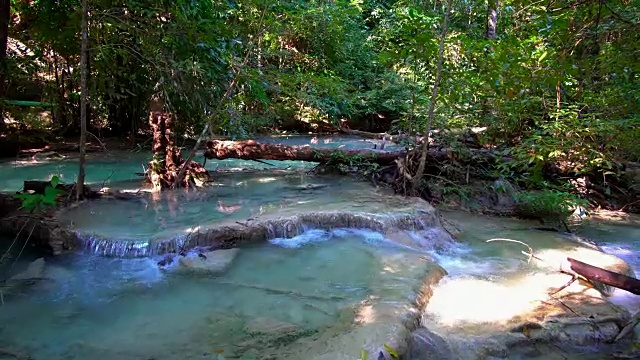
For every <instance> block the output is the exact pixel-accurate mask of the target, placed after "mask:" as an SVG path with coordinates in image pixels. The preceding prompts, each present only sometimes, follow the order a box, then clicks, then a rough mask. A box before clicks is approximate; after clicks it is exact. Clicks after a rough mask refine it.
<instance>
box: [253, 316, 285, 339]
mask: <svg viewBox="0 0 640 360" xmlns="http://www.w3.org/2000/svg"><path fill="white" fill-rule="evenodd" d="M244 330H245V332H247V333H249V334H266V335H272V336H273V335H285V334H288V333H292V332H295V331H298V326H296V325H294V324H290V323H286V322H283V321H280V320H276V319H272V318H266V317H259V318H255V319H253V320H251V321H250V322H249V323H248V324H247V325H246V326H245V329H244Z"/></svg>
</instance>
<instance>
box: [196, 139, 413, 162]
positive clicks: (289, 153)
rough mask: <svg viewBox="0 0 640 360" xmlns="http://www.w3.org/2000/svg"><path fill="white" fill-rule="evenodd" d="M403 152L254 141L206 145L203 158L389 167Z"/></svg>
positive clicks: (214, 142) (220, 142) (209, 142)
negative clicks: (356, 162)
mask: <svg viewBox="0 0 640 360" xmlns="http://www.w3.org/2000/svg"><path fill="white" fill-rule="evenodd" d="M405 155H406V151H404V150H403V151H380V150H373V149H328V148H313V147H311V146H287V145H280V144H260V143H257V142H255V141H253V140H246V141H217V140H210V141H208V142H207V144H206V148H205V152H204V156H205V157H206V158H207V159H218V160H223V159H243V160H259V159H267V160H295V161H313V162H319V163H343V164H348V163H350V162H353V160H354V157H358V158H361V159H364V160H368V161H372V162H375V163H378V164H380V165H389V164H392V163H393V162H394V161H395V160H396V159H398V158H401V157H404V156H405Z"/></svg>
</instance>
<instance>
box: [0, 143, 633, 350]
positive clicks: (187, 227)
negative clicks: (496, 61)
mask: <svg viewBox="0 0 640 360" xmlns="http://www.w3.org/2000/svg"><path fill="white" fill-rule="evenodd" d="M310 139H311V138H304V137H297V138H295V141H297V142H301V143H308V142H310ZM291 141H292V142H294V140H291ZM331 141H332V142H331V143H329V144H332V145H333V146H342V145H344V146H354V147H356V146H367V147H368V146H370V143H362V142H359V141H355V140H353V139H345V140H340V139H338V140H336V139H332V140H331ZM93 156H94V158H93V159H90V160H89V164H90V165H89V168H88V177H89V180H90V181H91V182H93V183H94V184H100V185H101V184H102V182H103V181H104V180H105V178H106V177H108V178H109V179H108V181H107V185H109V186H112V187H115V188H120V189H132V188H135V187H136V186H137V185H138V182H137V181H135V179H136V177H135V176H132V174H133V173H135V172H139V171H142V168H141V164H144V163H145V162H146V156H144V155H142V154H131V155H130V156H129V157H127V158H126V159H124V158H123V157H122V154H113V155H111V156H106V157H105V156H99V155H93ZM274 163H275V162H274ZM75 165H76V163H75V161H72V160H68V161H61V162H60V161H48V162H40V163H37V162H36V163H33V162H29V163H24V162H18V163H15V162H13V163H4V164H2V165H0V173H2V174H3V177H2V179H1V180H0V189H1V190H3V191H15V190H18V189H19V188H20V187H21V184H22V181H23V180H25V179H47V178H48V177H49V176H50V175H51V174H53V173H55V174H61V175H62V177H63V180H64V179H67V178H73V176H74V171H75V170H74V167H75ZM207 166H208V167H209V168H211V169H215V168H222V167H224V168H227V169H231V168H243V169H250V168H267V169H269V171H267V172H260V173H241V174H237V173H230V174H219V176H217V177H216V179H215V184H214V186H212V187H211V188H209V189H207V190H205V191H199V192H193V191H176V192H172V193H166V194H163V195H161V196H159V197H153V196H152V195H150V194H143V195H141V196H140V197H139V198H137V199H135V200H133V201H126V202H123V201H112V200H104V201H102V200H101V201H96V202H91V203H87V204H84V205H81V206H79V207H77V208H75V209H72V210H71V211H69V212H66V213H65V214H63V215H62V219H63V220H64V221H66V222H67V223H68V224H69V225H70V226H72V227H74V228H76V229H77V230H78V231H80V232H82V233H83V234H86V237H85V240H90V239H91V235H90V234H97V236H102V237H103V238H109V239H121V240H126V241H134V242H139V243H140V244H142V245H141V248H140V249H142V250H141V251H140V252H139V253H136V254H128V255H134V256H135V255H147V256H146V257H137V258H136V257H133V258H121V257H118V256H117V255H122V251H121V250H119V248H117V247H116V248H114V247H108V246H97V247H92V245H91V244H94V245H95V242H93V243H92V242H91V241H87V244H88V245H89V246H88V247H87V248H85V249H83V251H82V252H79V253H75V254H67V255H64V256H62V257H58V258H48V259H46V263H45V267H44V270H43V271H44V272H43V273H42V276H41V278H40V279H36V280H35V281H34V282H32V284H31V285H29V286H21V287H14V288H9V289H3V294H4V295H3V300H4V302H5V303H4V305H3V306H2V307H0V350H2V349H11V350H12V351H15V352H20V353H24V354H28V355H29V356H31V357H32V358H34V359H43V360H62V359H65V360H76V359H77V360H85V359H90V358H95V359H105V360H110V359H113V360H116V359H118V360H120V359H122V360H129V359H131V360H134V359H136V360H150V359H156V360H173V359H175V360H178V359H180V360H183V359H219V358H222V357H224V358H227V359H233V358H236V359H237V358H243V359H312V358H316V357H318V358H322V356H326V355H327V353H328V350H329V348H330V347H331V350H332V351H334V352H336V351H337V352H336V353H340V354H341V355H340V358H341V359H354V360H355V359H358V358H359V356H360V349H361V347H362V343H364V342H365V341H366V340H367V339H368V338H376V339H377V338H378V337H379V336H380V328H378V327H372V328H371V330H370V331H368V332H364V335H362V337H360V338H357V340H355V341H352V343H351V344H343V343H340V344H338V345H335V343H333V342H332V341H333V339H335V338H337V337H338V336H339V335H340V334H343V333H345V332H349V331H352V330H354V328H358V327H359V326H364V325H362V319H360V320H358V319H357V317H359V316H360V317H362V316H363V315H362V313H361V311H360V312H359V310H361V309H362V308H363V305H364V304H377V305H389V306H390V305H391V304H393V305H394V306H396V305H398V304H405V303H407V302H408V301H409V300H410V299H411V298H412V296H413V295H414V294H415V292H416V289H417V287H418V286H420V284H421V281H422V278H423V277H424V275H425V274H426V273H427V272H428V271H429V270H430V269H432V268H433V266H434V264H433V262H432V260H431V259H433V260H435V261H436V262H437V263H438V264H439V265H441V266H442V267H444V268H445V269H446V270H447V272H448V274H449V276H447V277H446V278H445V279H444V280H443V281H442V283H441V285H440V287H439V289H440V290H441V291H448V290H447V289H451V292H450V293H448V296H440V297H439V298H438V297H437V296H436V297H435V298H434V299H433V300H434V302H433V304H431V305H430V310H429V311H430V312H428V314H431V315H430V321H433V322H434V323H437V324H438V325H439V326H443V327H444V326H453V325H455V324H459V323H466V324H471V325H469V326H468V329H469V332H470V333H472V332H473V331H476V328H477V327H476V326H473V324H486V323H491V322H492V321H499V320H500V319H503V318H504V317H507V316H510V314H512V313H513V312H516V311H518V310H520V309H519V308H509V307H508V306H504V302H502V303H501V302H500V301H499V300H500V299H499V296H500V295H501V293H500V291H499V288H500V287H501V286H505V284H509V283H510V282H513V281H514V279H519V278H521V277H522V276H523V275H526V274H530V273H531V269H530V268H528V267H527V266H526V264H525V261H524V260H525V258H524V257H523V255H522V254H521V250H523V248H522V247H521V246H519V245H516V244H507V243H486V240H487V239H491V238H509V239H516V240H520V241H524V242H526V243H528V244H530V245H531V246H533V247H535V248H536V249H541V250H544V249H567V248H571V247H573V246H576V245H575V244H572V243H570V242H567V241H566V239H565V238H564V236H566V235H562V234H557V233H550V232H542V231H535V230H531V229H530V227H531V226H535V225H536V224H534V223H531V222H526V221H519V220H513V219H505V218H490V217H483V216H472V215H469V214H466V213H461V212H444V217H445V218H446V219H450V220H451V221H453V222H455V223H457V224H458V226H459V227H460V230H461V232H460V234H459V235H458V241H457V242H447V243H440V244H434V243H433V242H432V241H431V240H432V238H431V237H430V235H429V234H430V233H429V229H427V230H426V231H423V232H420V233H418V232H411V231H409V232H405V233H404V234H405V235H406V236H405V237H402V238H401V239H398V238H386V237H385V236H383V235H382V234H380V233H377V232H374V231H370V230H365V229H332V230H329V231H323V230H317V229H307V231H306V232H304V233H302V234H301V235H298V236H296V237H294V238H292V239H281V238H275V239H271V240H270V241H267V242H264V243H262V244H257V245H252V246H243V247H241V249H240V250H239V252H238V255H237V257H236V258H235V259H233V261H232V262H230V265H229V267H228V268H227V269H226V271H225V272H224V273H222V274H217V275H204V276H203V275H202V274H193V273H189V272H184V271H179V270H180V269H179V265H175V264H174V265H172V266H169V267H167V268H159V267H158V266H157V261H158V260H159V257H157V256H153V253H152V252H150V251H149V250H148V249H150V248H152V247H151V246H149V244H151V243H153V241H154V239H157V238H161V237H167V236H177V235H180V234H182V235H184V234H186V233H187V232H188V231H191V230H193V228H194V227H198V226H201V227H205V228H206V227H210V226H216V225H219V224H223V223H224V224H227V223H234V222H236V221H240V222H241V221H245V220H246V219H247V218H250V217H254V216H261V215H264V214H270V213H281V212H285V213H295V212H296V211H298V210H299V211H303V210H304V211H311V210H322V209H324V208H327V207H333V208H335V207H336V206H337V205H336V204H338V207H339V204H343V203H344V204H349V206H351V208H356V209H357V208H359V207H361V208H363V209H367V208H368V207H371V206H374V207H375V206H376V205H375V204H374V205H371V204H370V200H371V199H372V198H373V197H375V196H376V194H375V192H374V189H372V188H371V187H369V186H368V185H367V184H360V183H356V182H353V181H351V180H348V179H346V178H331V177H309V176H308V175H305V173H304V172H303V171H299V170H300V169H308V168H309V166H310V165H308V164H299V163H294V162H291V163H283V164H278V166H277V167H279V168H280V169H281V170H282V169H286V171H277V170H276V169H273V167H272V166H267V165H264V164H259V163H251V162H243V161H235V160H230V161H218V162H216V161H210V162H208V163H207ZM5 174H6V176H4V175H5ZM132 180H134V181H132ZM380 206H384V205H380ZM638 221H640V220H638V219H637V218H630V219H626V220H625V221H616V222H605V221H597V220H592V221H587V222H584V223H583V225H581V226H580V227H579V229H578V233H577V235H579V236H583V237H585V238H589V239H591V240H594V241H597V242H598V243H599V244H600V245H601V246H602V248H603V249H604V250H605V251H607V252H610V253H613V254H615V255H617V256H619V257H621V258H623V259H625V260H626V261H628V262H629V263H630V264H631V266H632V267H633V268H634V270H635V271H636V273H639V272H640V255H638V254H640V253H639V252H638V251H639V250H640V243H639V242H638V240H640V227H639V226H638V224H639V222H638ZM144 244H146V245H144ZM145 246H146V248H145ZM145 249H146V250H145ZM19 252H20V248H19V247H16V248H14V249H13V251H12V252H11V254H10V257H9V258H5V259H4V264H2V265H4V266H3V268H4V269H5V270H7V269H8V272H9V274H10V275H15V274H19V273H21V272H22V271H23V270H25V269H26V268H27V267H28V266H29V264H30V263H31V261H33V260H35V255H34V254H30V253H29V252H28V250H27V251H25V252H23V253H22V254H21V255H20V257H19V260H18V261H16V262H15V263H14V261H13V260H12V259H15V258H17V257H18V254H19ZM96 254H100V255H105V254H106V255H111V257H105V256H99V255H96ZM149 255H150V256H149ZM113 256H115V257H113ZM456 284H457V285H463V286H465V287H469V286H478V291H477V293H476V295H477V296H475V297H474V298H472V299H470V298H469V297H468V296H467V297H466V298H464V297H461V296H459V295H460V294H456V293H455V291H454V289H459V288H460V286H453V285H456ZM487 284H490V285H491V286H493V287H492V288H491V289H490V290H487V289H488V288H487V287H486V285H487ZM480 285H482V286H485V287H484V288H482V286H480ZM445 294H446V293H445ZM525 300H528V299H526V296H525V297H523V302H526V301H525ZM614 300H615V301H616V302H617V303H619V304H622V305H624V306H626V307H628V308H630V309H631V310H634V309H640V300H639V299H638V297H635V296H633V295H630V294H628V293H626V292H624V291H620V290H618V291H616V292H615V294H614ZM494 304H497V306H492V305H494ZM501 304H502V305H501ZM478 308H482V309H485V311H478ZM491 309H493V310H495V311H493V310H491ZM374 315H375V314H374ZM365 317H366V316H365ZM375 317H376V316H373V318H375ZM378 317H381V314H378ZM372 321H374V322H375V320H372ZM378 321H382V320H378ZM332 344H333V345H332ZM340 346H342V347H341V348H339V349H337V350H336V349H335V347H340ZM302 349H304V350H302ZM593 350H594V349H589V351H593ZM574 355H575V354H574ZM576 356H578V357H580V356H582V355H581V354H578V355H576ZM0 358H1V357H0ZM324 358H327V357H324ZM518 358H523V359H524V358H527V357H518ZM532 358H533V357H532ZM567 358H575V357H567ZM582 358H583V359H584V357H582ZM327 359H328V358H327ZM332 360H333V359H332Z"/></svg>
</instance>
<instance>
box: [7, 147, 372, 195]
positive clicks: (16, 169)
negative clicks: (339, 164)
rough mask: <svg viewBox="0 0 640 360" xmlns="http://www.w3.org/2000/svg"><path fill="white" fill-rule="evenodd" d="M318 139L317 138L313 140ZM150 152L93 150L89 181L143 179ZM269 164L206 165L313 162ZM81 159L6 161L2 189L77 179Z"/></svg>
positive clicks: (210, 165) (248, 165)
mask: <svg viewBox="0 0 640 360" xmlns="http://www.w3.org/2000/svg"><path fill="white" fill-rule="evenodd" d="M314 138H315V140H314ZM256 140H257V141H262V142H268V143H283V144H286V145H310V146H313V147H325V148H350V149H360V148H372V147H373V144H377V143H379V141H377V140H366V139H359V138H355V137H344V136H335V137H334V136H317V137H314V136H283V137H276V138H259V139H256ZM149 159H150V155H149V153H147V152H144V151H143V152H130V151H111V152H109V153H93V154H88V155H87V166H86V182H87V184H89V185H92V186H94V187H102V186H103V184H104V185H105V186H112V185H114V184H116V185H117V183H118V182H123V181H129V185H135V181H138V180H140V179H141V177H139V176H137V175H136V173H142V172H144V168H145V167H146V166H147V165H148V163H149ZM194 160H195V161H199V162H201V163H202V162H204V158H203V157H202V153H198V154H197V156H196V157H195V158H194ZM265 162H266V163H267V164H264V163H260V162H255V161H245V160H237V159H228V160H207V161H206V168H207V169H209V170H212V171H216V170H247V169H254V170H262V169H269V170H274V169H288V170H304V169H310V168H311V167H312V166H314V165H315V164H314V163H305V162H298V161H274V160H265ZM77 163H78V161H77V158H76V157H75V156H72V157H68V158H65V159H63V160H45V161H32V160H29V159H20V160H5V161H2V162H0V174H1V175H2V176H0V191H18V190H20V189H21V188H22V184H23V181H24V180H49V179H50V178H51V177H52V176H53V175H57V176H59V177H60V179H61V180H62V181H63V182H68V183H71V182H74V181H75V180H76V178H77V176H78V164H77Z"/></svg>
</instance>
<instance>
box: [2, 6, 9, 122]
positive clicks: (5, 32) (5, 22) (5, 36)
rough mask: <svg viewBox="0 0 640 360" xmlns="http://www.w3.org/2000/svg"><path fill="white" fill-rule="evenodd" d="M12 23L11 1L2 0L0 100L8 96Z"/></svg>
mask: <svg viewBox="0 0 640 360" xmlns="http://www.w3.org/2000/svg"><path fill="white" fill-rule="evenodd" d="M10 21H11V0H0V98H4V97H5V96H6V94H7V88H8V86H7V84H5V82H6V81H7V79H8V76H7V73H8V71H7V42H8V41H9V22H10ZM3 113H4V109H1V108H0V128H4V126H5V123H4V114H3Z"/></svg>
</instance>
